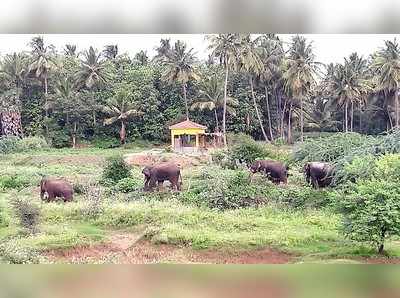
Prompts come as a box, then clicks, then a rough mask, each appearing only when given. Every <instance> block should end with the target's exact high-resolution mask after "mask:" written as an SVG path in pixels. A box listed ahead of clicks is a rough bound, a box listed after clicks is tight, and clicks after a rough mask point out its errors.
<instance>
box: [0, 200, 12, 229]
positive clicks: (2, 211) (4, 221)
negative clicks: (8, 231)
mask: <svg viewBox="0 0 400 298" xmlns="http://www.w3.org/2000/svg"><path fill="white" fill-rule="evenodd" d="M9 224H10V216H9V214H8V210H7V208H6V206H5V204H4V202H3V201H0V227H8V225H9Z"/></svg>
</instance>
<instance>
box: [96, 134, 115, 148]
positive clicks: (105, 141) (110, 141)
mask: <svg viewBox="0 0 400 298" xmlns="http://www.w3.org/2000/svg"><path fill="white" fill-rule="evenodd" d="M92 143H93V145H94V146H95V147H97V148H101V149H109V148H117V147H119V146H120V142H119V140H118V139H117V138H112V137H102V138H97V139H95V140H94V141H93V142H92Z"/></svg>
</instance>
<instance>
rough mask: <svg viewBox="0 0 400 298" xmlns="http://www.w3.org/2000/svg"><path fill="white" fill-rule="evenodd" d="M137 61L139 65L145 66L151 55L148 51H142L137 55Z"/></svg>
mask: <svg viewBox="0 0 400 298" xmlns="http://www.w3.org/2000/svg"><path fill="white" fill-rule="evenodd" d="M135 61H136V63H138V64H139V65H142V66H145V65H147V63H148V62H149V57H148V56H147V52H146V51H140V52H138V53H136V55H135Z"/></svg>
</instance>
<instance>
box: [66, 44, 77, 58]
mask: <svg viewBox="0 0 400 298" xmlns="http://www.w3.org/2000/svg"><path fill="white" fill-rule="evenodd" d="M64 55H65V56H73V57H77V56H78V55H77V52H76V45H74V44H66V45H65V47H64Z"/></svg>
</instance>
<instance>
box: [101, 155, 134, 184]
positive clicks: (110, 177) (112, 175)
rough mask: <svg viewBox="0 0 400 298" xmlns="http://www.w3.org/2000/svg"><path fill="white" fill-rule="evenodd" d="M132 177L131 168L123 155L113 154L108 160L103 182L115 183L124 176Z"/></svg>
mask: <svg viewBox="0 0 400 298" xmlns="http://www.w3.org/2000/svg"><path fill="white" fill-rule="evenodd" d="M130 177H131V170H130V168H129V166H128V165H127V164H126V162H125V161H124V159H123V158H122V156H120V155H117V156H112V157H109V158H108V159H107V160H106V164H105V167H104V169H103V175H102V179H101V181H102V182H103V184H115V183H117V182H118V181H120V180H122V179H124V178H130Z"/></svg>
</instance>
